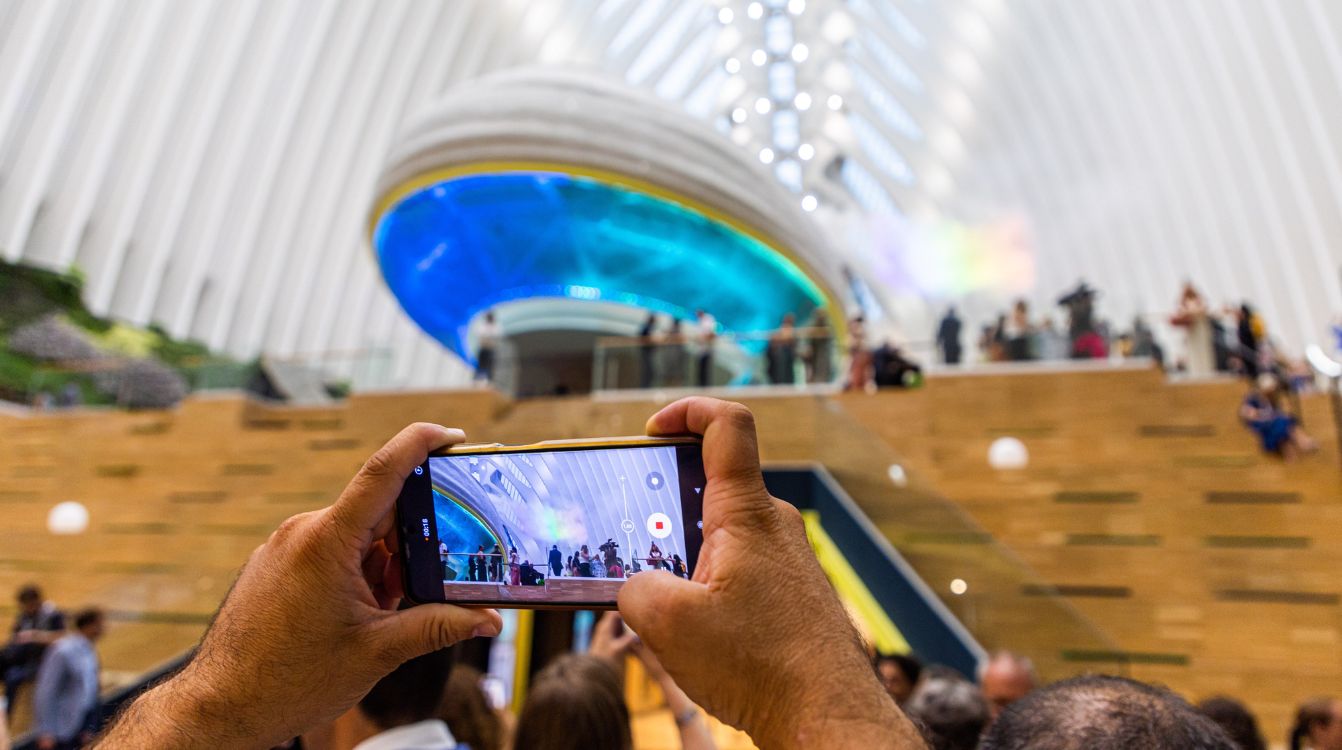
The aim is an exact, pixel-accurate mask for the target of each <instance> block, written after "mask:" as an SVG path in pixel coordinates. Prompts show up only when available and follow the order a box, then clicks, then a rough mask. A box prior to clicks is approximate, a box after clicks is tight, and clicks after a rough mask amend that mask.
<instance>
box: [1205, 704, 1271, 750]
mask: <svg viewBox="0 0 1342 750" xmlns="http://www.w3.org/2000/svg"><path fill="white" fill-rule="evenodd" d="M1198 712H1200V713H1201V714H1202V715H1203V716H1206V717H1207V718H1208V719H1211V720H1212V721H1214V722H1216V725H1217V726H1219V727H1221V729H1222V731H1224V732H1225V733H1226V736H1227V737H1229V738H1230V741H1231V742H1233V743H1235V746H1236V747H1238V748H1239V750H1267V743H1265V742H1264V741H1263V735H1262V734H1261V733H1260V732H1259V731H1258V720H1257V719H1255V718H1254V717H1253V714H1251V713H1249V709H1248V708H1245V706H1244V704H1243V703H1240V702H1239V701H1237V700H1235V699H1234V698H1226V697H1224V696H1218V697H1216V698H1208V699H1207V700H1205V701H1203V702H1201V703H1199V704H1198Z"/></svg>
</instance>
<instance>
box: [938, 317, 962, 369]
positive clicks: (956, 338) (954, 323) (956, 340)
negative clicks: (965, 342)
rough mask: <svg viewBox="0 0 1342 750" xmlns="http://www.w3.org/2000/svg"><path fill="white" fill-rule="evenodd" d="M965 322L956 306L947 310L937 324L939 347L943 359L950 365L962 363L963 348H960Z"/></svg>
mask: <svg viewBox="0 0 1342 750" xmlns="http://www.w3.org/2000/svg"><path fill="white" fill-rule="evenodd" d="M962 327H963V323H961V322H960V316H959V315H957V314H956V312H955V308H954V307H951V308H949V309H947V310H946V315H945V316H944V317H943V318H942V319H941V323H940V324H939V325H938V326H937V348H938V349H940V350H941V361H942V362H945V363H946V364H948V365H958V364H960V356H961V354H962V353H963V350H962V349H961V348H960V329H961V328H962Z"/></svg>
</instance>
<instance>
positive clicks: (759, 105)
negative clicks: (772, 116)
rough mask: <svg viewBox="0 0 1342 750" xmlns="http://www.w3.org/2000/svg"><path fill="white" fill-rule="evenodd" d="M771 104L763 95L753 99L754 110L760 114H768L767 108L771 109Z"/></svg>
mask: <svg viewBox="0 0 1342 750" xmlns="http://www.w3.org/2000/svg"><path fill="white" fill-rule="evenodd" d="M773 106H774V105H773V102H771V101H769V100H768V99H767V98H765V97H763V96H761V97H760V98H758V99H756V100H755V111H756V112H758V113H760V114H762V115H767V114H769V110H771V109H773Z"/></svg>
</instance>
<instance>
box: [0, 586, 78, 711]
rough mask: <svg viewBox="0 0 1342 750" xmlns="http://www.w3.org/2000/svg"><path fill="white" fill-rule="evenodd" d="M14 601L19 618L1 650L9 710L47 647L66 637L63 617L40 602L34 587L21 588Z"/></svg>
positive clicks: (39, 593) (0, 675)
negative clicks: (15, 601)
mask: <svg viewBox="0 0 1342 750" xmlns="http://www.w3.org/2000/svg"><path fill="white" fill-rule="evenodd" d="M15 598H16V599H17V600H18V604H19V615H18V618H17V619H15V620H14V627H13V629H12V630H11V632H10V637H9V643H7V644H5V647H4V649H3V650H0V678H3V679H4V682H5V702H6V703H7V704H8V705H9V706H10V707H11V709H12V707H13V706H15V705H16V704H17V698H18V691H19V688H20V687H21V686H23V685H25V684H27V683H29V682H31V681H32V680H33V679H34V678H36V677H37V668H38V667H39V666H40V665H41V664H42V656H43V654H45V653H46V650H47V646H49V645H51V644H52V643H54V642H55V641H56V639H57V638H60V637H61V636H62V635H64V634H65V615H64V614H63V613H62V612H61V611H60V610H59V609H56V607H55V605H53V604H52V603H51V602H47V601H43V599H42V590H41V589H39V588H38V587H37V586H34V585H32V584H28V585H26V586H23V587H22V588H20V589H19V591H18V594H17V596H16V597H15Z"/></svg>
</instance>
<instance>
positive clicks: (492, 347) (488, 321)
mask: <svg viewBox="0 0 1342 750" xmlns="http://www.w3.org/2000/svg"><path fill="white" fill-rule="evenodd" d="M479 340H480V349H479V350H478V351H477V352H476V357H475V379H476V380H483V381H485V382H486V383H489V382H492V381H493V380H494V364H495V357H496V352H497V350H498V346H499V324H498V321H496V320H495V319H494V311H493V310H489V311H486V312H485V319H484V322H483V323H482V324H481V325H480V334H479Z"/></svg>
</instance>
